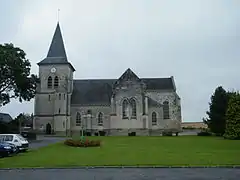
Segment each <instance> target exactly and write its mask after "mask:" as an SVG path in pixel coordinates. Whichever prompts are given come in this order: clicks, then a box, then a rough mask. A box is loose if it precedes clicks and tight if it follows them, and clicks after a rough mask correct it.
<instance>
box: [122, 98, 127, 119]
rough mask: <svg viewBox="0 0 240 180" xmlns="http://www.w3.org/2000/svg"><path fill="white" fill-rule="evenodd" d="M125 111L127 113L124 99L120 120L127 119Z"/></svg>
mask: <svg viewBox="0 0 240 180" xmlns="http://www.w3.org/2000/svg"><path fill="white" fill-rule="evenodd" d="M127 111H128V102H127V100H126V99H124V100H123V103H122V118H123V119H127V117H128V114H127Z"/></svg>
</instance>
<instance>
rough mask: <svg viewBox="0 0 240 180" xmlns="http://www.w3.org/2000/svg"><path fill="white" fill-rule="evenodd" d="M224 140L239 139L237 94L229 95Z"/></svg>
mask: <svg viewBox="0 0 240 180" xmlns="http://www.w3.org/2000/svg"><path fill="white" fill-rule="evenodd" d="M224 138H227V139H240V94H239V93H238V92H236V93H231V95H230V99H229V103H228V108H227V112H226V131H225V134H224Z"/></svg>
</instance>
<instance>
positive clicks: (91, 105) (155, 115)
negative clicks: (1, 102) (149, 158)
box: [33, 24, 181, 136]
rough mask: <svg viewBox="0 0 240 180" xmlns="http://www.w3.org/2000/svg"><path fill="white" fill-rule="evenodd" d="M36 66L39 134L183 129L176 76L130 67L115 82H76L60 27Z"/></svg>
mask: <svg viewBox="0 0 240 180" xmlns="http://www.w3.org/2000/svg"><path fill="white" fill-rule="evenodd" d="M38 66H39V83H38V87H37V93H36V96H35V103H34V123H33V126H34V129H35V130H36V131H41V132H47V133H54V134H61V135H67V136H69V135H70V136H71V135H80V134H81V133H83V132H85V133H88V134H90V133H91V134H92V135H99V133H100V134H105V135H126V136H127V135H133V134H135V135H160V134H161V133H162V132H163V131H173V132H179V131H181V103H180V98H179V96H178V94H177V92H176V86H175V83H174V78H173V77H172V76H171V77H166V78H140V77H138V76H137V75H136V74H135V73H134V72H133V71H132V70H131V69H127V70H125V72H124V73H123V74H122V75H120V76H119V78H117V79H73V73H74V71H75V68H74V67H73V66H72V64H71V63H70V62H69V61H68V58H67V55H66V52H65V47H64V43H63V38H62V34H61V30H60V26H59V24H57V27H56V30H55V33H54V36H53V39H52V42H51V45H50V48H49V51H48V54H47V57H46V58H45V59H43V60H42V61H40V62H39V63H38ZM80 68H81V67H80Z"/></svg>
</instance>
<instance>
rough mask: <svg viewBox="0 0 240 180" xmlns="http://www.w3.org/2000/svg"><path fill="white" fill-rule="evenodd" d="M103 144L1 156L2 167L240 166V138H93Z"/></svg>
mask: <svg viewBox="0 0 240 180" xmlns="http://www.w3.org/2000/svg"><path fill="white" fill-rule="evenodd" d="M91 139H101V140H102V141H103V145H102V147H92V148H76V147H68V146H66V145H64V144H63V143H58V144H53V145H50V146H48V147H43V148H40V149H38V150H32V151H30V152H27V153H23V154H19V155H17V156H14V157H8V158H2V159H0V168H8V167H9V168H10V167H73V166H101V165H106V166H116V165H126V166H127V165H129V166H131V165H132V166H134V165H138V166H140V165H142V166H145V165H146V166H151V165H159V166H215V165H217V166H221V165H222V166H226V165H240V141H237V140H236V141H234V140H232V141H231V140H224V139H222V138H219V137H198V136H180V137H91Z"/></svg>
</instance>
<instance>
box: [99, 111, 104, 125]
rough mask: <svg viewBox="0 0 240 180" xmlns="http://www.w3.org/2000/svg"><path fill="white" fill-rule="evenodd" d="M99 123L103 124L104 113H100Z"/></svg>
mask: <svg viewBox="0 0 240 180" xmlns="http://www.w3.org/2000/svg"><path fill="white" fill-rule="evenodd" d="M98 125H99V126H102V125H103V113H101V112H100V113H99V114H98Z"/></svg>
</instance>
